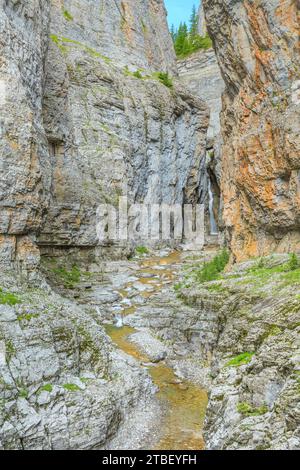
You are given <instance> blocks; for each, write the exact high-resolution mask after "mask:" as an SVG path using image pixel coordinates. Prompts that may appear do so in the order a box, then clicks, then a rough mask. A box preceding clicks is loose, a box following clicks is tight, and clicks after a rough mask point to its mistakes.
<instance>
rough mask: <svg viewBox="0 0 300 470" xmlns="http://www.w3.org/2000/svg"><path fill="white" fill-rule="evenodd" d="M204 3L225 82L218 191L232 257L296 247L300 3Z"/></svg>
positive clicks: (299, 238) (299, 237)
mask: <svg viewBox="0 0 300 470" xmlns="http://www.w3.org/2000/svg"><path fill="white" fill-rule="evenodd" d="M204 8H205V11H206V20H207V23H208V29H209V33H210V35H211V37H212V38H213V40H214V46H215V49H216V52H217V56H218V59H219V63H220V66H221V69H222V72H223V76H224V79H225V82H226V86H227V87H226V91H225V94H224V97H223V113H222V134H223V140H224V145H223V150H222V158H223V165H222V192H223V199H224V214H223V215H224V222H225V226H226V236H227V239H228V241H229V243H230V246H231V249H232V252H233V256H234V258H235V259H237V260H241V259H243V258H247V257H249V256H260V255H264V254H267V253H270V252H272V251H292V250H300V141H299V131H300V109H299V108H300V99H299V89H300V61H299V57H300V56H299V2H298V1H293V0H261V1H253V0H247V1H233V0H222V1H221V0H204Z"/></svg>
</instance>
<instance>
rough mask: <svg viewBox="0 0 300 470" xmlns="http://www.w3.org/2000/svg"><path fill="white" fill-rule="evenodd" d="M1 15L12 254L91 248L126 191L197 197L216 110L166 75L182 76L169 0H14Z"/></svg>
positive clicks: (8, 251)
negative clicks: (104, 208) (104, 213)
mask: <svg viewBox="0 0 300 470" xmlns="http://www.w3.org/2000/svg"><path fill="white" fill-rule="evenodd" d="M1 24H2V32H3V34H2V35H1V41H2V44H1V47H2V49H3V53H2V56H3V58H4V59H3V61H2V64H1V75H2V79H1V80H2V81H1V90H3V93H2V95H1V96H2V98H1V103H0V104H1V107H2V126H1V129H2V136H3V139H2V142H1V147H2V148H1V164H2V172H1V179H2V184H1V201H2V206H1V229H0V232H1V253H2V255H1V256H2V258H3V259H4V260H6V261H14V262H15V261H18V263H19V264H22V263H26V264H28V263H29V262H30V263H31V264H34V265H36V264H37V263H38V260H39V251H38V249H37V246H39V247H42V251H43V253H49V252H52V251H53V250H54V249H59V250H62V249H63V250H64V249H66V248H72V247H76V248H82V249H87V250H89V249H91V250H92V251H93V250H94V249H95V247H97V245H98V240H97V234H96V210H97V207H98V206H99V204H107V203H109V204H112V205H113V206H117V203H118V199H119V196H120V195H121V194H123V195H127V196H128V197H129V200H130V201H132V202H133V201H135V202H157V203H161V202H164V203H179V204H181V203H183V202H195V201H198V200H199V198H200V194H201V184H202V183H201V178H202V176H201V175H202V173H201V171H202V170H201V169H202V167H203V162H204V161H205V146H206V130H207V125H208V110H207V107H206V106H205V104H204V103H203V102H202V101H201V100H199V99H197V98H196V97H194V96H193V95H192V93H190V92H189V91H187V90H186V89H185V88H184V87H182V86H181V85H180V83H177V81H176V78H174V79H173V80H169V79H168V78H166V77H165V76H164V75H160V73H162V72H164V73H169V74H170V75H169V76H170V77H171V76H175V75H176V62H175V54H174V50H173V46H172V40H171V37H170V34H169V32H168V29H167V22H166V12H165V8H164V4H163V2H162V1H161V0H141V1H139V2H133V1H127V2H123V1H120V0H117V1H115V2H111V1H107V0H93V1H90V2H80V4H79V3H78V2H77V3H76V2H75V3H74V2H72V1H52V2H50V5H49V2H47V3H45V5H44V6H43V7H42V6H38V5H37V3H36V2H33V1H27V2H12V1H9V0H6V1H5V2H3V3H2V8H1ZM122 249H123V247H122V248H121V251H122ZM99 250H100V252H101V256H102V254H103V251H102V249H100V248H99ZM114 251H115V250H114ZM117 253H118V254H120V252H116V251H115V254H117Z"/></svg>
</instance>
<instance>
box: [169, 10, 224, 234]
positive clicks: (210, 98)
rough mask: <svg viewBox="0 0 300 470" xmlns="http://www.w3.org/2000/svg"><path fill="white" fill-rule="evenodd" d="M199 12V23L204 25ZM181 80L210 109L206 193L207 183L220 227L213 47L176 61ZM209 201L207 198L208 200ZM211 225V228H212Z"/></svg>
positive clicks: (220, 85)
mask: <svg viewBox="0 0 300 470" xmlns="http://www.w3.org/2000/svg"><path fill="white" fill-rule="evenodd" d="M203 18H204V17H203V14H201V12H200V24H201V25H202V27H203V25H205V21H204V20H203ZM177 65H178V74H179V79H180V81H181V82H182V83H183V84H184V85H185V86H186V87H187V88H188V89H189V90H191V91H192V92H193V93H194V95H195V96H198V97H199V98H201V99H202V100H204V101H205V102H206V104H207V106H208V107H209V109H210V121H209V128H208V133H207V143H206V169H207V176H208V178H207V184H206V187H205V194H206V196H207V197H208V186H209V188H210V189H211V191H212V194H213V197H214V199H213V211H214V218H215V221H216V222H217V225H218V227H219V228H220V229H222V201H221V194H220V186H221V144H222V137H221V123H220V113H221V110H222V99H221V97H222V93H223V91H224V88H225V85H224V82H223V79H222V76H221V72H220V69H219V66H218V62H217V59H216V55H215V52H214V50H213V49H212V48H211V49H200V50H199V51H197V52H195V53H193V54H192V55H190V56H188V57H186V58H184V59H180V60H178V61H177ZM208 203H209V201H208ZM211 228H212V227H211Z"/></svg>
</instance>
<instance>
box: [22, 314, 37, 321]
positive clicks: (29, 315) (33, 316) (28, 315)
mask: <svg viewBox="0 0 300 470" xmlns="http://www.w3.org/2000/svg"><path fill="white" fill-rule="evenodd" d="M38 317H39V314H38V313H23V314H22V315H19V316H18V321H22V320H26V321H30V320H31V319H32V318H38Z"/></svg>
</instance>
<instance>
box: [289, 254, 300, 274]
mask: <svg viewBox="0 0 300 470" xmlns="http://www.w3.org/2000/svg"><path fill="white" fill-rule="evenodd" d="M299 267H300V263H299V260H298V257H297V255H296V253H291V254H290V258H289V261H288V270H289V271H295V270H296V269H298V268H299Z"/></svg>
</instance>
